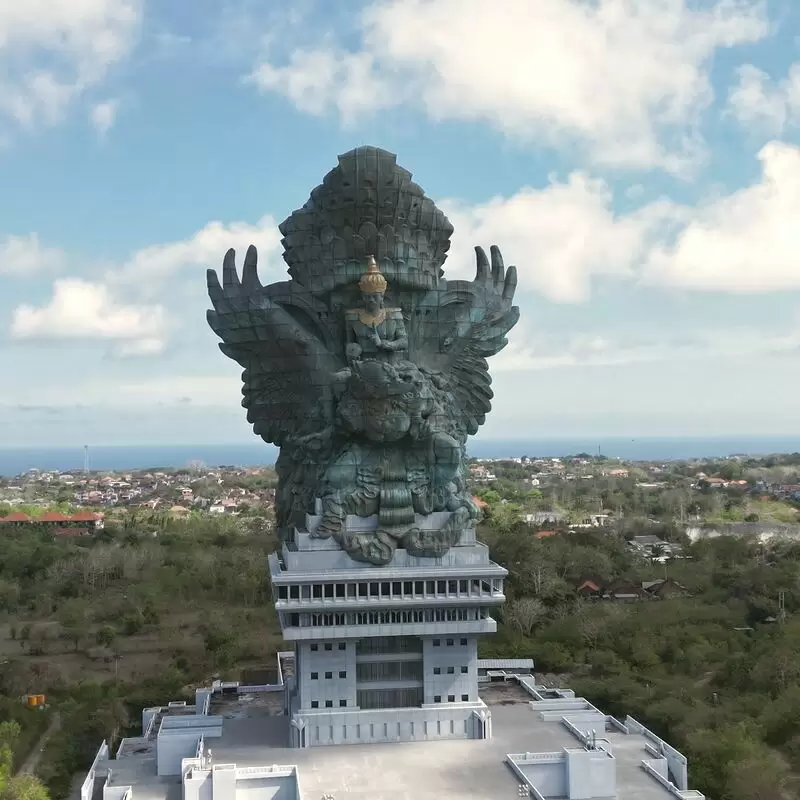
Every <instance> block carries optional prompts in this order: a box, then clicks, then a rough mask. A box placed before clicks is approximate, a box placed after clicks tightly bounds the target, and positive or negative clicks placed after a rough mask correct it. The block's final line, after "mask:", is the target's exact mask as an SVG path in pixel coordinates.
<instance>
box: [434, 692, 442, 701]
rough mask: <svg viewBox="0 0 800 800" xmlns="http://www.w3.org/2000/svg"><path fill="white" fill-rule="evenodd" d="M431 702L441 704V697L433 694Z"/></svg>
mask: <svg viewBox="0 0 800 800" xmlns="http://www.w3.org/2000/svg"><path fill="white" fill-rule="evenodd" d="M433 702H434V703H441V702H442V696H441V695H440V694H435V695H434V696H433Z"/></svg>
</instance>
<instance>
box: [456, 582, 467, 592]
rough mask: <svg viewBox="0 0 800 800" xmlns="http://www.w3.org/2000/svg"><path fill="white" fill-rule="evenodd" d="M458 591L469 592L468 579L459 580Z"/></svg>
mask: <svg viewBox="0 0 800 800" xmlns="http://www.w3.org/2000/svg"><path fill="white" fill-rule="evenodd" d="M458 591H459V592H460V593H461V594H466V593H467V582H466V581H459V582H458Z"/></svg>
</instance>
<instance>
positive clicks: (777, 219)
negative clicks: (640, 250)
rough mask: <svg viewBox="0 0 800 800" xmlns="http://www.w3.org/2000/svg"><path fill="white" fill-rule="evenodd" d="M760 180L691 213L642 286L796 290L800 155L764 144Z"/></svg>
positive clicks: (650, 262)
mask: <svg viewBox="0 0 800 800" xmlns="http://www.w3.org/2000/svg"><path fill="white" fill-rule="evenodd" d="M759 160H760V161H761V169H762V175H761V178H760V180H758V181H757V182H755V183H754V184H752V185H751V186H747V187H745V188H743V189H739V190H738V191H735V192H733V193H732V194H729V195H725V196H722V197H719V198H715V199H712V200H711V201H709V202H707V203H705V204H702V205H700V206H698V207H697V208H693V209H684V212H685V214H686V215H687V217H688V219H687V223H686V225H685V226H684V227H683V228H682V229H681V230H680V231H679V233H678V235H677V237H676V238H675V239H674V241H672V242H669V243H665V244H661V245H659V246H658V247H655V248H654V249H653V250H652V251H651V253H650V255H649V257H648V259H647V264H646V269H645V271H644V278H645V280H647V281H649V282H653V283H661V284H669V285H672V286H679V287H681V288H685V289H691V290H697V291H717V292H731V293H758V292H776V291H783V290H797V289H800V267H799V266H798V253H800V226H799V225H798V219H800V148H798V147H793V146H792V145H789V144H784V143H781V142H770V143H769V144H767V145H766V146H765V147H764V148H763V149H762V150H761V152H760V153H759Z"/></svg>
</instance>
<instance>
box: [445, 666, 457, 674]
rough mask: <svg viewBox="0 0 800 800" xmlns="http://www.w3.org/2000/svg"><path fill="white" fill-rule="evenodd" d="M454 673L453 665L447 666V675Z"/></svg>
mask: <svg viewBox="0 0 800 800" xmlns="http://www.w3.org/2000/svg"><path fill="white" fill-rule="evenodd" d="M455 673H456V668H455V667H448V668H447V674H448V675H455Z"/></svg>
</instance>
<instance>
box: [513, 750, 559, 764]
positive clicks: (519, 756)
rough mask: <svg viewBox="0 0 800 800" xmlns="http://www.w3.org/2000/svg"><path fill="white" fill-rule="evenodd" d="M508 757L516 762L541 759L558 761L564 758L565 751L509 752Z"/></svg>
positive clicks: (529, 762) (524, 762) (533, 761)
mask: <svg viewBox="0 0 800 800" xmlns="http://www.w3.org/2000/svg"><path fill="white" fill-rule="evenodd" d="M506 759H509V760H511V761H513V762H514V763H515V764H532V763H535V762H540V761H549V762H558V761H563V760H564V752H563V751H555V750H554V751H553V752H551V753H509V754H508V755H507V756H506Z"/></svg>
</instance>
